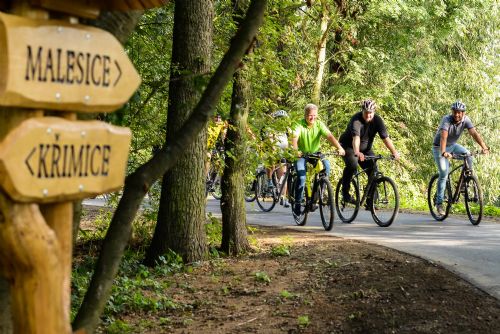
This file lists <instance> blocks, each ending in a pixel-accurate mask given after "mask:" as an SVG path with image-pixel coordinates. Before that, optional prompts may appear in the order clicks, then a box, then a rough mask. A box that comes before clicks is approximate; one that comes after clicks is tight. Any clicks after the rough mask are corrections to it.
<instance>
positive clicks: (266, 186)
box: [255, 162, 293, 212]
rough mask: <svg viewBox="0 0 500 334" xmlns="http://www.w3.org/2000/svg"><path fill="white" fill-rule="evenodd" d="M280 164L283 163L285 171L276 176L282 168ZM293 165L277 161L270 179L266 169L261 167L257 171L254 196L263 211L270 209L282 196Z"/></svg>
mask: <svg viewBox="0 0 500 334" xmlns="http://www.w3.org/2000/svg"><path fill="white" fill-rule="evenodd" d="M282 164H285V166H286V171H285V173H284V174H283V175H282V176H281V177H278V173H279V171H280V169H281V168H282ZM292 166H293V165H292V164H291V163H288V162H281V163H279V164H278V165H277V166H276V167H275V168H274V169H273V171H272V173H271V180H269V176H268V175H267V173H266V169H265V168H264V167H262V168H261V169H260V170H258V172H257V176H256V179H255V180H256V182H255V197H256V200H257V205H258V206H259V207H260V208H261V210H262V211H264V212H269V211H271V210H272V209H273V208H274V207H275V206H276V203H278V202H279V201H280V200H281V199H282V198H283V196H284V193H285V189H286V188H285V185H286V184H287V181H288V178H289V175H290V172H291V171H292V169H293V167H292Z"/></svg>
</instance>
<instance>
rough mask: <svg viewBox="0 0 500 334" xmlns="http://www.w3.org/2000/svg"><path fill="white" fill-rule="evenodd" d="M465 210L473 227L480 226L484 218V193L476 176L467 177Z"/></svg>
mask: <svg viewBox="0 0 500 334" xmlns="http://www.w3.org/2000/svg"><path fill="white" fill-rule="evenodd" d="M464 182H465V196H464V201H465V210H466V211H467V216H469V220H470V222H471V223H472V225H478V224H479V223H480V222H481V218H482V217H483V192H482V190H481V187H480V186H479V182H478V181H477V178H476V177H475V176H474V175H470V176H466V177H465V181H464Z"/></svg>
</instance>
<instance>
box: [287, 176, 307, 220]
mask: <svg viewBox="0 0 500 334" xmlns="http://www.w3.org/2000/svg"><path fill="white" fill-rule="evenodd" d="M298 182H299V178H298V176H297V175H296V174H294V175H293V177H292V181H291V182H290V183H291V187H290V188H289V189H288V192H289V194H290V196H289V197H290V204H291V205H290V206H291V207H292V215H293V220H294V221H295V224H297V225H299V226H304V225H305V224H306V223H307V214H308V211H307V205H306V204H307V199H308V194H307V187H304V191H303V192H302V200H301V201H300V213H299V214H296V213H295V212H294V210H293V208H294V207H295V203H296V202H297V201H296V200H295V189H297V183H298ZM292 194H293V195H292Z"/></svg>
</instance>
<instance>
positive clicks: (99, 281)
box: [73, 0, 267, 333]
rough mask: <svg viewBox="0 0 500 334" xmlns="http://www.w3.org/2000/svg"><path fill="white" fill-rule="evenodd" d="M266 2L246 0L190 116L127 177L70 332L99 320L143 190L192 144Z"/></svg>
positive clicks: (92, 326) (89, 327)
mask: <svg viewBox="0 0 500 334" xmlns="http://www.w3.org/2000/svg"><path fill="white" fill-rule="evenodd" d="M266 3H267V1H266V0H252V4H251V5H250V7H249V9H248V11H247V14H246V17H245V21H244V23H243V24H242V25H241V28H240V29H239V30H238V32H237V34H236V35H235V36H234V38H233V39H232V41H231V45H230V47H229V50H228V51H227V52H226V54H225V55H224V57H223V59H222V60H221V62H220V64H219V66H218V67H217V70H216V71H215V73H214V74H213V75H212V77H211V79H210V81H209V83H208V85H207V87H206V89H205V90H204V92H203V95H202V96H201V98H200V100H199V102H198V104H197V105H196V107H194V111H193V113H192V114H190V116H189V118H188V119H187V120H186V122H185V123H184V124H183V125H182V127H181V128H180V129H178V130H177V136H175V140H173V141H171V142H170V141H167V142H166V143H165V145H164V146H163V148H162V149H161V150H159V151H158V152H156V153H155V154H154V155H153V157H152V158H151V159H150V160H149V161H148V162H146V163H145V164H143V165H141V166H140V167H139V168H137V169H136V170H135V171H134V172H133V173H131V174H130V175H129V176H127V178H126V180H125V186H124V189H123V195H122V197H121V199H120V202H119V203H118V207H117V209H116V211H115V213H114V215H113V218H112V219H111V223H110V226H109V228H108V231H107V233H106V236H105V239H104V241H103V244H102V248H101V252H100V254H99V258H98V259H97V263H96V265H95V269H94V274H93V276H92V279H91V281H90V285H89V288H88V290H87V293H86V294H85V297H84V300H83V302H82V305H81V307H80V309H79V310H78V313H77V315H76V317H75V320H74V323H73V328H76V329H79V328H85V330H86V331H87V333H93V331H94V329H95V328H96V327H97V325H98V324H99V319H100V318H99V317H100V315H101V313H102V311H103V309H104V306H105V304H106V302H107V301H108V298H109V294H110V292H111V287H112V284H113V279H114V277H115V275H116V273H117V271H118V265H119V263H120V261H121V258H122V256H123V251H124V249H125V247H126V245H127V242H128V240H129V238H130V234H131V232H132V221H133V220H134V218H135V215H136V214H137V210H138V209H139V207H140V204H141V202H142V200H143V199H144V196H145V195H146V193H147V191H148V189H149V187H150V186H151V185H152V184H153V183H154V182H155V181H156V180H157V179H158V178H160V177H161V176H162V175H164V174H165V173H166V172H167V171H168V170H169V169H170V168H172V166H173V165H174V164H175V163H176V160H177V158H179V156H180V155H181V154H182V153H183V152H184V149H185V147H187V146H188V145H189V144H191V143H192V142H194V140H195V138H196V137H197V135H198V133H199V132H200V131H202V129H204V128H205V127H206V124H207V122H208V120H209V118H210V116H211V115H212V114H213V110H214V107H215V105H216V103H217V102H218V100H219V99H220V97H221V95H222V91H223V89H224V87H225V86H226V85H227V83H228V82H229V80H231V77H232V75H233V73H234V71H235V70H236V69H237V68H238V66H239V64H240V62H241V58H242V57H243V55H244V54H245V51H246V50H247V49H248V46H249V45H250V43H251V42H252V41H253V39H254V37H255V34H256V33H257V29H258V28H259V27H260V25H261V24H262V21H263V14H264V10H265V7H266ZM200 168H202V167H201V166H200Z"/></svg>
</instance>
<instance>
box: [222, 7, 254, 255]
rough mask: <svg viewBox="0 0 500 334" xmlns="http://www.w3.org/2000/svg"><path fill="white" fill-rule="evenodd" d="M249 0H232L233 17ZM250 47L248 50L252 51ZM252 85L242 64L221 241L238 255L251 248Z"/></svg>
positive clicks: (229, 134)
mask: <svg viewBox="0 0 500 334" xmlns="http://www.w3.org/2000/svg"><path fill="white" fill-rule="evenodd" d="M246 5H248V1H242V0H233V8H235V11H234V20H235V21H236V22H237V24H241V16H242V14H243V13H244V11H245V7H246ZM250 50H251V48H249V50H247V53H249V52H250ZM249 90H250V85H249V82H248V79H247V70H246V68H245V66H244V65H243V63H242V66H241V68H240V69H239V70H238V71H237V72H236V73H235V74H234V75H233V93H232V96H231V115H230V116H231V117H230V120H229V127H228V130H227V134H226V139H225V142H224V148H225V151H226V152H229V154H226V158H225V164H224V173H223V176H222V184H221V190H222V198H221V212H222V243H221V249H222V251H224V252H226V253H227V254H233V255H238V254H240V253H243V252H245V251H247V250H249V249H250V244H249V243H248V240H247V230H246V221H247V217H246V210H245V198H244V189H245V186H244V175H245V166H246V163H245V155H246V138H245V134H246V128H247V118H248V110H249V105H248V104H249Z"/></svg>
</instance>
